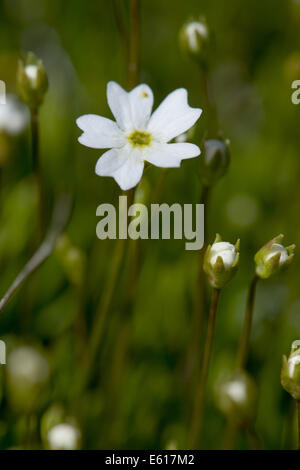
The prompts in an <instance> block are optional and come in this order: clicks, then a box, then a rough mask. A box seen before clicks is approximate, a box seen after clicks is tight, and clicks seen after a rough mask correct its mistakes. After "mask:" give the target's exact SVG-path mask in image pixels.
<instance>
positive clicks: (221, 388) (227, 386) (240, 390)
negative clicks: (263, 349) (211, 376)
mask: <svg viewBox="0 0 300 470" xmlns="http://www.w3.org/2000/svg"><path fill="white" fill-rule="evenodd" d="M215 400H216V405H217V407H218V408H219V410H220V411H221V412H222V413H224V415H225V416H227V418H229V419H232V420H233V421H235V422H236V423H237V424H239V425H245V424H249V423H251V421H253V419H254V417H255V411H256V402H257V392H256V386H255V383H254V381H253V379H252V378H251V377H250V376H249V374H247V373H246V372H245V371H237V372H233V373H231V374H229V375H227V376H225V377H223V378H222V379H221V380H220V381H219V382H218V383H217V386H216V390H215Z"/></svg>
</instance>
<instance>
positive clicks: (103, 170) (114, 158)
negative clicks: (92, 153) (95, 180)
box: [95, 149, 128, 176]
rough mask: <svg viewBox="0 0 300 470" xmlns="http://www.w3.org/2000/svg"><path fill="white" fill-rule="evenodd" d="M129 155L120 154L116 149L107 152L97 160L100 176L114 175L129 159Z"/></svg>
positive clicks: (97, 172)
mask: <svg viewBox="0 0 300 470" xmlns="http://www.w3.org/2000/svg"><path fill="white" fill-rule="evenodd" d="M127 158H128V157H127V155H126V156H124V155H122V154H120V153H119V152H118V151H116V150H115V149H111V150H108V151H107V152H105V153H104V154H103V155H102V156H101V157H100V158H99V159H98V161H97V163H96V168H95V172H96V174H97V175H99V176H112V175H113V174H114V172H115V171H117V170H118V169H119V168H120V167H121V166H122V165H124V163H125V161H126V160H127Z"/></svg>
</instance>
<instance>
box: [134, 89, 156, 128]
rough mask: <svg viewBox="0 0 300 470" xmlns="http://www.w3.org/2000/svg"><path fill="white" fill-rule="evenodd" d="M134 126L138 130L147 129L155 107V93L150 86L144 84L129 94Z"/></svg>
mask: <svg viewBox="0 0 300 470" xmlns="http://www.w3.org/2000/svg"><path fill="white" fill-rule="evenodd" d="M129 100H130V106H131V116H132V124H133V126H134V127H135V128H136V129H145V128H146V126H147V124H148V121H149V118H150V115H151V111H152V106H153V93H152V90H151V88H150V87H149V86H148V85H145V84H142V85H139V86H137V87H135V88H134V89H133V90H132V91H131V92H130V93H129Z"/></svg>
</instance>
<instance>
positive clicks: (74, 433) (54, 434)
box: [47, 423, 81, 450]
mask: <svg viewBox="0 0 300 470" xmlns="http://www.w3.org/2000/svg"><path fill="white" fill-rule="evenodd" d="M47 441H48V449H49V450H79V449H80V447H81V432H80V430H79V429H78V428H77V427H76V426H73V425H72V424H68V423H61V424H57V425H56V426H53V428H51V429H50V431H49V432H48V435H47Z"/></svg>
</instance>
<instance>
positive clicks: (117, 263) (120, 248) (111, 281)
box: [79, 190, 135, 391]
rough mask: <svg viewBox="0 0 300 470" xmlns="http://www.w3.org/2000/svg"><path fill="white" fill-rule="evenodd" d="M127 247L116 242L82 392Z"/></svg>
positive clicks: (131, 194) (85, 364) (86, 360)
mask: <svg viewBox="0 0 300 470" xmlns="http://www.w3.org/2000/svg"><path fill="white" fill-rule="evenodd" d="M134 194H135V190H131V191H129V192H128V194H127V197H128V206H130V205H131V204H132V202H133V200H134ZM127 246H128V239H122V238H118V239H117V240H116V245H115V250H114V253H113V258H112V262H111V265H110V269H109V273H108V278H107V284H106V286H105V289H104V291H103V292H104V294H103V296H102V297H101V299H100V303H99V306H98V308H97V309H96V314H95V320H94V324H93V326H92V333H91V337H90V339H89V342H88V347H87V349H86V355H85V356H84V358H83V375H82V378H81V380H82V382H80V385H79V390H80V391H81V390H82V389H83V388H84V387H85V386H87V385H88V382H89V379H90V375H91V373H92V369H93V365H94V362H95V360H96V357H97V354H98V351H99V348H100V344H101V341H102V337H103V332H104V327H105V324H106V319H107V315H108V312H109V308H110V305H111V301H112V298H113V295H114V292H115V288H116V284H117V281H118V279H119V275H120V271H121V267H122V264H123V259H124V256H125V252H126V248H127Z"/></svg>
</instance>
